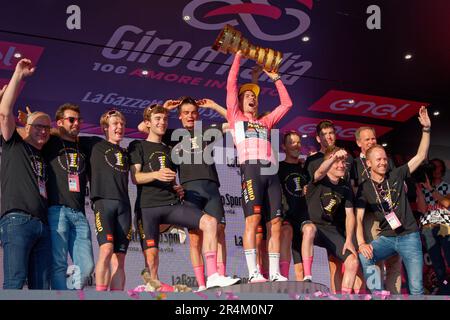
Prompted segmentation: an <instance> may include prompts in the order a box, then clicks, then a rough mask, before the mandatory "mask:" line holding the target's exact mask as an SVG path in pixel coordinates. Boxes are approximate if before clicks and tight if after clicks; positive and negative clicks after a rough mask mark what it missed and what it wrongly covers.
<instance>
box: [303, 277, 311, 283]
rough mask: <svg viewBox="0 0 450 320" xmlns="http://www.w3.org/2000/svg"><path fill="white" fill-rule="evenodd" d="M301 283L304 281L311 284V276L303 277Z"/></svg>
mask: <svg viewBox="0 0 450 320" xmlns="http://www.w3.org/2000/svg"><path fill="white" fill-rule="evenodd" d="M303 281H305V282H312V276H305V277H304V278H303Z"/></svg>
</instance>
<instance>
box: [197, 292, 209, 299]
mask: <svg viewBox="0 0 450 320" xmlns="http://www.w3.org/2000/svg"><path fill="white" fill-rule="evenodd" d="M195 294H196V295H198V296H199V297H200V298H203V299H208V296H207V295H206V294H204V293H203V292H195Z"/></svg>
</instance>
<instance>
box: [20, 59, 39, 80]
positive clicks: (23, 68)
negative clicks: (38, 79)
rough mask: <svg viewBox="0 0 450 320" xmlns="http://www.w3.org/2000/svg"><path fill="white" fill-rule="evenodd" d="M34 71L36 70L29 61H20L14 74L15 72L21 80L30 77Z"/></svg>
mask: <svg viewBox="0 0 450 320" xmlns="http://www.w3.org/2000/svg"><path fill="white" fill-rule="evenodd" d="M35 70H36V68H35V67H33V65H32V63H31V60H30V59H21V60H20V61H19V62H18V63H17V65H16V70H15V72H17V74H18V75H19V76H20V77H21V78H25V77H28V76H31V75H32V74H33V73H34V71H35Z"/></svg>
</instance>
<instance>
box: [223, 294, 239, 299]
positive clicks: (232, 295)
mask: <svg viewBox="0 0 450 320" xmlns="http://www.w3.org/2000/svg"><path fill="white" fill-rule="evenodd" d="M225 294H226V295H227V300H239V297H238V296H236V295H235V294H234V293H233V292H225Z"/></svg>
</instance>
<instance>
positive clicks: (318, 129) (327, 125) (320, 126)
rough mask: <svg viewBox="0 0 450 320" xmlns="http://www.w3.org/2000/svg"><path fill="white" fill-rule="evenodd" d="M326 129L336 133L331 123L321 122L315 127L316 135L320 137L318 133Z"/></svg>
mask: <svg viewBox="0 0 450 320" xmlns="http://www.w3.org/2000/svg"><path fill="white" fill-rule="evenodd" d="M326 128H333V130H334V131H336V128H335V127H334V124H333V121H331V120H323V121H320V122H319V123H318V124H317V126H316V135H317V136H320V132H321V131H322V129H326Z"/></svg>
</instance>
